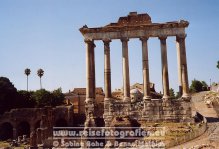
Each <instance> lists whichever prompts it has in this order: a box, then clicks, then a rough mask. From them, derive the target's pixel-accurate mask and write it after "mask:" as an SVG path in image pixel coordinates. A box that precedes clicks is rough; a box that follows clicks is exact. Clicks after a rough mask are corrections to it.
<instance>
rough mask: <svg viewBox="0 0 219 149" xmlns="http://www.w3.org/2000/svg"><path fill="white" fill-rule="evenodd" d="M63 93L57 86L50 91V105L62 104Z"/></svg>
mask: <svg viewBox="0 0 219 149" xmlns="http://www.w3.org/2000/svg"><path fill="white" fill-rule="evenodd" d="M64 99H65V95H64V94H63V93H62V89H61V88H58V89H56V90H54V91H53V92H52V101H51V105H52V106H57V105H61V104H63V102H64Z"/></svg>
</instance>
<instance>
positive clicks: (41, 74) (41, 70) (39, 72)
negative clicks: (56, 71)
mask: <svg viewBox="0 0 219 149" xmlns="http://www.w3.org/2000/svg"><path fill="white" fill-rule="evenodd" d="M43 74H44V71H43V69H41V68H40V69H38V70H37V75H38V76H39V77H40V89H42V82H41V77H42V76H43Z"/></svg>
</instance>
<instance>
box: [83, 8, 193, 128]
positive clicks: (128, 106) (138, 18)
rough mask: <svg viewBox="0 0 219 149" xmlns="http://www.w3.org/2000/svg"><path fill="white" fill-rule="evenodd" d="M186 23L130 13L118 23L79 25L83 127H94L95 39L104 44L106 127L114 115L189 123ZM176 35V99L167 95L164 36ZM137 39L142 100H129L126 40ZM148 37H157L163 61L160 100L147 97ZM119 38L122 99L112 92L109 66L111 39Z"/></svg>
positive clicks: (148, 93)
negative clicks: (83, 62) (83, 72)
mask: <svg viewBox="0 0 219 149" xmlns="http://www.w3.org/2000/svg"><path fill="white" fill-rule="evenodd" d="M188 25H189V22H187V21H184V20H180V21H174V22H166V23H153V22H152V21H151V17H150V16H149V15H148V14H146V13H145V14H137V12H131V13H129V15H128V16H126V17H120V18H119V20H118V22H116V23H110V24H108V25H106V26H104V27H98V28H88V27H87V25H85V26H83V27H82V28H80V32H81V33H82V35H83V36H84V41H85V44H86V100H85V105H86V108H85V111H86V117H87V118H86V122H85V127H88V126H95V115H96V114H95V88H96V86H95V80H96V78H95V60H94V57H95V44H94V42H95V40H102V41H103V44H104V49H103V50H104V85H105V86H104V92H105V98H104V116H103V117H104V121H105V126H112V125H113V124H112V121H113V119H114V118H115V115H117V116H121V117H123V116H126V117H129V118H130V119H136V120H137V121H146V122H163V121H167V122H189V121H191V105H190V99H191V97H190V95H189V84H188V71H187V60H186V46H185V38H186V33H185V28H186V27H188ZM170 36H174V37H176V47H177V63H178V80H179V92H180V94H181V97H180V98H179V99H177V100H176V99H174V100H173V99H171V98H170V96H169V95H170V94H169V77H168V74H169V72H168V62H167V61H168V59H167V44H166V39H167V38H168V37H170ZM132 38H138V39H139V40H140V41H141V42H142V65H143V69H142V72H143V76H142V77H143V93H144V96H143V100H142V101H141V102H139V103H135V104H133V103H131V98H130V77H129V55H128V41H129V40H131V39H132ZM149 38H158V40H160V46H161V62H162V74H161V75H162V85H163V97H162V99H152V98H151V96H150V76H149V63H148V61H149V59H148V50H150V49H148V44H147V41H148V39H149ZM114 39H120V40H121V44H122V71H123V101H121V102H117V101H115V100H114V99H113V98H112V93H111V66H110V42H111V41H112V40H114Z"/></svg>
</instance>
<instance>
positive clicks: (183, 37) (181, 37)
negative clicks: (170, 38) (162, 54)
mask: <svg viewBox="0 0 219 149" xmlns="http://www.w3.org/2000/svg"><path fill="white" fill-rule="evenodd" d="M186 36H187V35H186V34H181V35H176V41H181V40H184V39H185V38H186Z"/></svg>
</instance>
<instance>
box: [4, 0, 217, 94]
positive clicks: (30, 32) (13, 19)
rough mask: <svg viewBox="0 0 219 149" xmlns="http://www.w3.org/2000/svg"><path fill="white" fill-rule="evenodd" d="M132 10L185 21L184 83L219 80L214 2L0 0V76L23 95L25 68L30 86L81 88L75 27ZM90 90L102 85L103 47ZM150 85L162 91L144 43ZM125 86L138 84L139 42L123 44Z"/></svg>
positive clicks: (172, 66)
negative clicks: (126, 55)
mask: <svg viewBox="0 0 219 149" xmlns="http://www.w3.org/2000/svg"><path fill="white" fill-rule="evenodd" d="M131 11H137V12H138V13H148V14H149V15H150V16H151V18H152V22H168V21H177V20H180V19H184V20H187V21H189V22H190V25H189V27H188V28H187V29H186V32H187V38H186V48H187V61H188V70H189V80H190V82H191V80H192V79H194V78H196V79H198V80H204V81H206V82H207V83H209V81H210V78H211V80H212V81H213V82H219V70H218V69H216V62H217V61H218V60H219V36H218V35H219V1H217V0H211V1H208V0H165V1H164V0H153V1H151V0H136V1H133V0H0V53H1V54H0V76H5V77H8V78H9V79H10V80H11V81H12V82H13V84H14V85H15V87H16V88H17V89H19V90H22V89H23V90H25V89H26V77H25V75H24V69H25V68H27V67H28V68H30V69H31V71H32V72H31V75H30V76H29V88H30V89H31V90H36V89H39V87H40V84H39V77H38V76H37V74H36V72H37V69H39V68H42V69H44V71H45V75H44V76H43V78H42V83H43V87H44V88H46V89H47V90H54V89H56V88H58V87H62V89H63V91H64V92H67V91H68V90H72V89H73V88H75V87H85V84H86V82H85V44H84V42H83V36H82V35H81V33H80V32H79V30H78V29H79V28H80V27H82V26H83V25H84V24H87V25H88V27H99V26H104V25H106V24H109V23H110V22H116V21H117V20H118V18H119V17H120V16H126V15H127V14H128V13H129V12H131ZM95 44H96V49H95V61H96V84H97V86H101V87H103V85H104V84H103V82H104V79H103V76H104V71H103V69H104V67H103V62H104V61H103V58H104V57H103V43H102V42H100V41H97V42H95ZM148 44H149V65H150V80H151V82H154V83H155V87H156V90H157V91H160V90H162V83H161V55H160V43H159V40H158V39H157V38H151V39H149V43H148ZM167 47H168V64H169V79H170V87H172V88H174V89H175V90H176V91H177V86H178V84H177V83H178V82H177V59H176V45H175V38H173V37H169V38H168V39H167ZM121 57H122V48H121V42H120V41H119V40H113V41H112V42H111V61H112V63H111V67H112V88H113V89H115V88H120V87H121V86H122V58H121ZM129 63H130V82H131V84H133V83H135V82H140V83H141V82H142V70H141V69H142V63H141V42H140V41H139V40H138V39H132V40H130V41H129Z"/></svg>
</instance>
